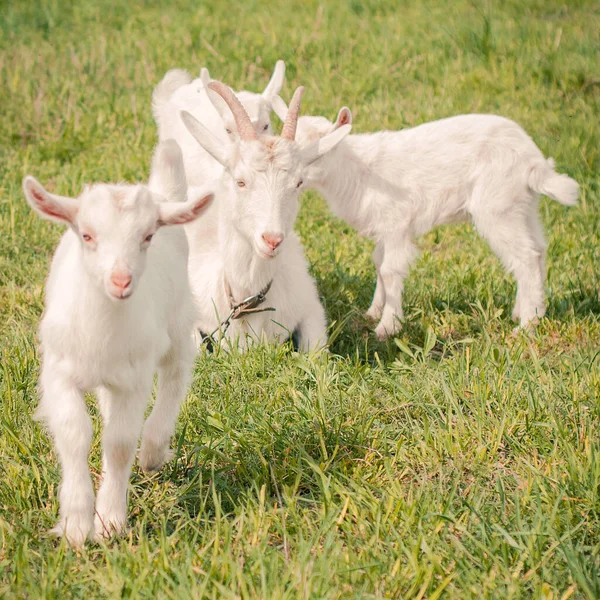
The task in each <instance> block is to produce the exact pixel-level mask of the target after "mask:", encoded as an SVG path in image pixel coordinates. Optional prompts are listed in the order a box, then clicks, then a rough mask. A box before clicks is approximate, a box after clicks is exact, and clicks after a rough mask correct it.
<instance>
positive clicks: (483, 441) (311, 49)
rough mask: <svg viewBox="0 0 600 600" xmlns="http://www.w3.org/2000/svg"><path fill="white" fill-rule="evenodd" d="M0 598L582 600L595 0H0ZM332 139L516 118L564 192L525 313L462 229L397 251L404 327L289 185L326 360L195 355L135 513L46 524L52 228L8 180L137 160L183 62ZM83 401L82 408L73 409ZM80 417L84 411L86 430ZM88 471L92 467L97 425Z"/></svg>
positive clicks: (595, 330) (599, 243) (595, 593)
mask: <svg viewBox="0 0 600 600" xmlns="http://www.w3.org/2000/svg"><path fill="white" fill-rule="evenodd" d="M0 14H1V18H0V106H2V118H1V119H0V139H1V140H2V143H1V144H0V362H1V364H0V418H1V425H0V597H2V598H11V597H26V598H39V597H45V598H65V597H87V598H100V597H123V598H130V597H141V598H185V597H194V598H201V597H212V598H221V597H223V598H237V597H242V598H259V597H260V598H297V597H301V598H379V597H394V598H429V599H435V598H441V597H448V598H458V599H463V598H484V597H485V598H539V599H542V598H543V599H545V600H550V599H553V600H558V599H561V598H563V599H566V598H598V597H600V542H599V539H600V538H599V536H600V434H599V432H600V402H599V401H600V397H599V396H600V366H599V363H600V353H599V344H598V341H599V339H600V297H599V290H600V281H599V279H600V277H599V267H598V266H599V265H600V230H599V218H598V211H599V209H600V198H599V196H600V194H599V185H598V179H597V174H598V171H599V170H600V130H599V127H598V121H599V115H600V85H598V78H599V77H600V71H599V67H600V8H599V6H598V4H597V2H592V1H586V0H582V1H580V2H574V1H571V2H569V1H566V2H565V1H564V0H562V1H558V0H543V1H542V0H527V1H523V0H519V1H517V0H508V1H506V2H496V3H493V2H479V1H477V0H475V1H474V2H466V1H463V0H458V1H457V2H453V3H447V2H443V1H442V0H428V1H427V2H424V3H422V4H420V5H417V3H406V5H403V6H398V3H397V2H393V1H391V0H386V1H378V0H350V1H349V2H337V3H333V2H330V3H326V4H323V5H322V6H321V5H320V4H319V3H318V2H315V1H313V0H307V1H304V2H294V3H293V4H291V5H290V4H289V3H287V2H280V1H278V0H272V1H271V2H269V3H266V2H265V3H259V2H256V1H255V0H232V1H231V2H228V3H219V2H213V3H203V2H192V1H187V0H185V1H184V0H176V1H174V2H171V3H167V2H158V1H154V0H152V1H150V0H148V1H146V2H138V3H137V5H136V3H134V2H125V1H124V0H120V1H119V2H113V1H111V2H109V1H108V0H98V1H96V2H67V1H66V0H65V1H63V2H59V1H58V0H47V1H41V2H34V1H33V0H31V1H29V2H25V1H23V2H13V1H7V0H3V1H2V2H1V3H0ZM278 58H283V59H285V61H286V63H287V68H288V71H287V73H288V75H287V83H286V86H285V88H284V92H283V95H284V97H285V98H288V99H289V96H290V92H291V90H293V89H294V87H295V86H296V85H297V84H303V85H305V86H306V88H307V93H306V95H305V104H304V111H305V113H312V114H317V113H321V114H325V115H328V116H329V117H330V118H333V116H334V115H335V114H336V112H337V109H338V108H339V107H340V106H341V105H342V104H346V105H348V106H350V107H351V108H352V110H353V112H354V116H355V131H373V130H377V129H382V128H386V127H387V128H400V127H406V126H411V125H417V124H419V123H422V122H425V121H428V120H432V119H436V118H440V117H444V116H448V115H452V114H457V113H463V112H495V113H500V114H503V115H505V116H508V117H511V118H513V119H515V120H517V121H518V122H520V123H521V124H522V125H523V126H524V127H525V129H526V130H527V131H528V132H529V133H530V134H531V135H532V137H533V138H534V139H535V141H536V142H537V143H538V145H539V146H540V148H541V149H542V150H543V151H544V153H545V154H546V155H549V156H553V157H554V158H555V159H556V161H557V165H558V167H559V169H560V170H561V171H562V172H566V173H568V174H569V175H571V176H573V177H575V178H576V179H577V180H578V181H579V182H580V183H581V202H580V204H579V206H578V207H576V208H573V209H566V208H565V207H562V206H559V205H558V204H556V203H552V202H550V201H549V200H544V201H543V202H542V204H541V214H542V218H543V221H544V225H545V227H546V230H547V236H548V241H549V252H548V266H549V268H548V271H549V272H548V284H547V285H548V292H549V311H548V318H547V319H545V320H543V322H542V323H541V324H540V326H539V328H538V329H537V331H536V332H535V333H533V334H531V335H530V336H528V337H527V336H525V335H521V336H517V337H513V336H511V331H512V327H513V324H512V323H511V322H510V319H509V316H510V311H511V307H512V302H513V299H514V294H515V285H514V282H513V281H512V280H511V279H510V278H509V277H507V276H506V275H505V274H504V272H503V270H502V268H501V266H500V265H499V263H498V261H497V260H496V258H495V257H494V256H493V255H492V254H491V253H490V251H489V250H488V248H487V247H486V246H485V244H484V243H483V242H482V241H481V240H480V239H479V238H478V237H477V236H476V235H475V234H474V233H473V232H472V230H471V228H470V227H468V226H464V227H463V226H461V227H448V228H444V229H439V230H437V231H435V232H432V233H431V234H430V235H428V236H426V237H425V238H424V239H423V240H422V243H421V249H422V254H421V258H420V259H419V261H418V262H417V263H416V264H415V266H414V268H413V270H412V273H411V275H410V277H409V279H408V281H407V285H406V296H405V306H406V310H405V312H406V315H407V319H406V326H405V328H404V329H403V332H402V334H401V336H400V337H399V342H398V343H395V342H394V341H390V342H389V343H385V344H382V343H379V342H377V341H376V339H375V337H374V335H373V334H372V332H371V331H370V324H369V323H367V322H366V321H365V320H364V318H363V317H362V314H363V313H364V311H365V309H366V308H367V306H368V304H369V302H370V296H371V294H372V291H373V288H374V283H375V271H374V267H373V265H372V263H371V259H370V252H371V245H370V243H369V242H368V241H366V240H364V239H361V238H359V237H358V236H357V235H356V234H355V233H354V232H353V231H352V230H351V229H350V228H349V227H347V226H346V225H344V224H343V223H340V222H339V221H336V220H335V219H333V218H332V217H331V216H330V215H329V213H328V211H327V208H326V206H325V204H324V202H323V201H322V199H320V198H319V197H318V196H317V195H316V194H307V195H306V197H305V199H304V201H303V207H302V211H301V215H300V219H299V222H298V225H297V229H298V231H299V233H300V234H301V236H302V238H303V240H304V242H305V246H306V249H307V254H308V257H309V259H310V262H311V264H312V268H313V272H314V275H315V277H316V278H317V281H318V284H319V289H320V292H321V294H322V297H323V302H324V304H325V306H326V309H327V314H328V318H329V320H330V322H331V324H332V325H331V334H332V353H331V354H330V355H329V356H323V355H309V356H298V355H295V354H294V353H292V352H291V351H290V350H289V349H288V348H273V347H261V348H257V349H255V350H252V351H251V352H249V353H248V354H246V355H239V354H237V353H233V354H231V355H227V356H225V355H222V354H221V355H217V356H212V357H209V358H202V359H198V361H197V364H196V370H195V378H194V383H193V388H192V390H191V392H190V395H189V398H188V402H187V404H186V405H185V407H184V408H183V410H182V413H181V417H180V419H179V423H178V429H177V436H176V439H175V441H174V443H175V444H176V445H177V448H178V450H177V458H176V460H174V461H173V462H172V463H170V464H169V465H167V466H166V467H165V468H164V469H163V471H162V472H161V473H160V474H158V475H155V476H153V477H147V476H145V475H143V474H142V473H141V472H140V470H139V469H138V467H137V466H136V467H135V468H134V473H133V475H132V479H131V487H130V527H131V528H130V530H129V531H128V533H127V535H125V536H124V537H122V538H120V539H117V540H114V541H111V542H110V543H107V544H105V545H93V544H90V545H88V546H87V547H86V548H85V549H84V550H83V551H81V552H80V553H76V552H74V551H72V550H71V549H70V548H69V547H68V545H67V544H65V543H63V542H57V541H56V540H53V539H50V538H49V537H48V536H47V535H46V531H47V530H48V529H49V528H50V527H51V526H52V524H53V522H54V521H55V519H56V516H57V489H58V484H59V471H58V465H57V460H56V456H55V454H54V452H53V449H52V445H51V443H50V440H49V439H48V437H47V435H46V434H45V432H44V431H43V430H42V429H41V428H40V426H39V425H38V424H37V423H36V422H34V421H33V419H32V414H33V410H34V407H35V405H36V402H37V397H36V377H37V373H38V365H39V356H38V354H37V350H36V327H37V324H38V322H39V319H40V315H41V313H42V308H43V298H42V289H43V282H44V277H45V274H46V273H47V270H48V265H49V261H50V258H51V255H52V251H53V249H54V247H55V245H56V243H57V240H58V238H59V236H60V233H61V232H60V230H59V228H57V227H55V226H52V225H51V224H49V223H47V222H43V221H41V220H40V219H38V218H37V217H35V216H34V215H33V214H32V212H31V211H30V210H29V209H28V208H27V206H26V204H25V201H24V199H23V196H22V192H21V187H20V186H21V179H22V177H23V176H24V175H25V174H26V173H32V174H35V175H36V176H37V177H39V178H40V180H41V181H42V182H44V183H47V184H48V186H49V188H50V189H53V190H56V191H57V192H59V193H62V194H77V193H78V192H79V191H80V189H81V186H82V184H83V183H84V182H93V181H118V180H125V181H136V180H143V179H144V178H145V177H146V174H147V171H148V166H149V161H150V156H151V152H152V148H153V145H154V144H155V142H156V131H155V126H154V123H153V121H152V116H151V111H150V96H151V93H152V89H153V87H154V85H155V84H156V83H157V82H158V81H159V80H160V78H161V77H162V76H163V74H164V73H165V71H166V70H168V69H169V68H172V67H176V66H180V67H184V68H188V69H190V70H191V71H192V72H194V73H197V72H199V69H200V67H201V66H203V65H206V66H208V67H209V68H210V70H211V74H213V75H214V76H218V77H221V78H222V79H223V80H224V81H226V82H228V83H230V84H232V85H234V86H235V87H237V88H248V89H256V90H258V89H262V88H263V87H264V85H265V84H266V82H267V81H268V78H269V75H270V72H271V70H272V67H273V65H274V63H275V61H276V60H277V59H278ZM90 407H91V410H92V411H93V412H94V414H95V408H94V407H93V403H90ZM97 433H98V432H97ZM91 465H92V471H93V474H94V477H95V479H96V480H97V479H98V477H99V469H100V445H99V439H98V436H96V437H95V440H94V445H93V450H92V456H91Z"/></svg>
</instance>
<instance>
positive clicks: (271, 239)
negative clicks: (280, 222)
mask: <svg viewBox="0 0 600 600" xmlns="http://www.w3.org/2000/svg"><path fill="white" fill-rule="evenodd" d="M262 239H263V240H265V242H266V243H267V245H268V246H269V248H271V250H275V248H277V246H279V245H280V244H281V242H283V233H263V234H262Z"/></svg>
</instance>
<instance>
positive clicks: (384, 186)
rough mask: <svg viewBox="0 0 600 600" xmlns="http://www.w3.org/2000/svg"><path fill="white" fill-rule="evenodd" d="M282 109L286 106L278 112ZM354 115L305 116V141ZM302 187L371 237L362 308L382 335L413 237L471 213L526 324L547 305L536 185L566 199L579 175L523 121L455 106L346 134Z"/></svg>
mask: <svg viewBox="0 0 600 600" xmlns="http://www.w3.org/2000/svg"><path fill="white" fill-rule="evenodd" d="M278 114H279V116H280V117H283V118H284V117H285V113H283V114H280V113H279V112H278ZM349 122H351V115H350V112H349V111H348V109H345V108H344V109H342V110H341V111H340V114H339V115H338V120H337V121H336V123H335V124H332V123H331V122H330V121H328V120H327V119H325V118H323V117H301V118H300V119H299V122H298V133H297V141H298V143H299V144H300V145H301V146H303V145H307V144H313V145H314V143H315V141H316V140H318V139H320V138H321V137H322V136H326V135H330V134H331V132H332V131H335V129H337V128H338V127H341V126H346V124H347V123H349ZM305 187H313V188H316V189H317V190H318V191H319V192H320V193H321V194H322V195H323V196H324V197H325V198H326V200H327V202H328V203H329V206H330V208H331V210H332V211H333V212H334V213H335V214H336V215H337V216H338V217H340V218H342V219H344V220H345V221H347V222H348V223H350V224H351V225H352V226H353V227H355V228H356V229H357V230H358V231H359V232H360V233H361V234H363V235H365V236H368V237H370V238H371V239H373V240H374V241H375V243H376V248H375V252H374V254H373V258H374V260H375V263H376V266H377V286H376V290H375V295H374V298H373V303H372V305H371V307H370V308H369V310H368V312H367V314H368V316H369V317H372V318H374V319H380V321H379V324H378V325H377V328H376V330H375V331H376V333H377V335H378V337H379V338H380V339H383V338H385V337H387V336H389V335H391V334H393V333H395V332H396V331H397V330H398V328H399V322H398V321H399V319H401V318H402V290H403V281H404V278H405V277H406V275H407V274H408V271H409V266H410V263H411V262H412V260H414V258H415V257H416V255H417V249H416V246H415V244H414V239H415V238H416V237H417V236H420V235H422V234H424V233H426V232H428V231H429V230H430V229H432V228H433V227H435V226H436V225H441V224H444V223H451V222H457V221H464V220H467V219H470V220H471V221H472V222H473V224H474V225H475V227H476V228H477V230H478V231H479V233H480V234H481V235H482V236H483V237H484V238H485V239H486V240H487V241H488V243H489V244H490V246H491V248H492V250H493V251H494V252H495V253H496V254H497V255H498V256H499V257H500V259H501V260H502V262H503V264H504V265H505V267H506V269H507V270H508V271H509V272H511V273H512V274H513V275H514V276H515V278H516V280H517V286H518V289H517V298H516V302H515V308H514V312H513V318H515V319H519V320H520V325H521V326H525V325H527V324H529V323H531V322H533V321H534V320H535V319H537V318H538V317H541V316H543V315H544V313H545V294H544V278H545V264H544V261H545V252H546V243H545V241H544V235H543V230H542V225H541V223H540V219H539V217H538V214H537V205H538V198H539V194H545V195H547V196H549V197H550V198H552V199H554V200H556V201H558V202H560V203H562V204H565V205H573V204H575V203H576V201H577V195H578V185H577V183H576V182H575V181H574V180H573V179H571V178H569V177H567V176H566V175H560V174H558V173H556V172H555V171H554V163H553V161H552V160H546V159H545V158H544V156H543V155H542V153H541V151H540V150H539V148H538V147H537V146H536V145H535V143H534V142H533V140H532V139H531V138H530V137H529V136H528V135H527V134H526V133H525V131H523V129H522V128H521V127H520V126H519V125H517V124H516V123H514V122H513V121H510V120H508V119H505V118H502V117H498V116H493V115H461V116H457V117H451V118H448V119H442V120H440V121H435V122H432V123H427V124H424V125H420V126H418V127H414V128H412V129H405V130H403V131H381V132H378V133H372V134H360V135H351V136H348V137H347V138H346V139H345V140H344V141H343V142H342V143H341V144H339V145H338V146H337V147H336V148H335V149H334V150H333V151H332V152H330V153H328V154H326V155H325V156H324V157H323V158H321V159H320V160H318V161H316V162H314V163H313V165H312V166H311V167H310V168H309V169H308V171H307V172H306V174H305Z"/></svg>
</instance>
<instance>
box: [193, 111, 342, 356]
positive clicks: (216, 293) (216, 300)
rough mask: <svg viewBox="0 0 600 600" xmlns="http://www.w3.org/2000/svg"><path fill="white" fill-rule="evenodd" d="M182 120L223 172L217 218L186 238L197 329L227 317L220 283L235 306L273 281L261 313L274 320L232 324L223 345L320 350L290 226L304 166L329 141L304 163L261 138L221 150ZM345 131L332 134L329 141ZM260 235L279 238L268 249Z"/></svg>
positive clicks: (321, 322)
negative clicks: (275, 344) (294, 339)
mask: <svg viewBox="0 0 600 600" xmlns="http://www.w3.org/2000/svg"><path fill="white" fill-rule="evenodd" d="M182 118H183V120H184V123H185V124H186V126H187V127H188V128H189V130H190V132H191V133H192V135H193V136H194V137H195V138H196V139H197V140H198V142H199V143H200V144H202V145H203V147H204V148H205V149H206V150H207V151H208V152H210V153H211V154H212V155H213V156H214V157H215V158H216V159H218V160H219V161H220V162H221V163H222V164H223V166H224V169H223V175H222V178H221V189H220V190H218V192H217V197H218V211H217V214H215V213H213V214H211V216H210V219H211V220H210V224H209V223H208V222H207V223H205V225H206V227H205V228H204V230H205V231H207V235H206V236H205V237H203V238H200V237H196V238H190V242H191V245H190V263H189V272H190V281H191V284H192V289H193V290H194V293H195V296H196V298H197V304H198V308H199V311H200V319H199V322H198V327H199V329H200V330H201V331H203V332H204V333H211V332H212V331H213V330H214V329H216V328H217V327H218V326H219V324H220V323H221V322H222V321H223V319H225V318H226V317H227V316H228V314H229V312H230V303H229V300H228V298H227V296H226V293H225V285H224V278H226V279H227V281H228V282H229V284H230V286H231V290H232V293H233V297H234V299H235V300H236V301H237V302H239V301H241V300H243V299H244V298H246V297H248V296H251V295H254V294H257V293H258V292H260V291H261V289H263V288H264V287H265V286H266V285H267V284H268V283H269V281H273V284H272V287H271V289H270V291H269V293H268V294H267V297H266V301H265V303H264V305H263V306H268V307H273V308H275V309H276V310H275V312H265V313H259V314H255V315H250V316H248V317H245V318H243V319H240V320H236V321H233V324H232V325H231V327H230V328H229V330H228V331H227V339H228V340H230V341H235V340H238V341H239V343H240V346H241V347H244V346H245V345H246V344H247V343H248V342H250V341H254V340H256V339H266V340H267V341H281V340H285V339H286V338H287V337H288V336H289V335H291V333H293V332H294V331H297V332H298V335H299V346H300V349H302V350H309V349H311V348H314V347H319V346H322V345H324V344H325V343H326V341H327V340H326V322H325V313H324V310H323V307H322V305H321V303H320V301H319V297H318V293H317V288H316V286H315V282H314V280H313V279H312V277H311V276H310V275H309V273H308V266H307V264H306V260H305V258H304V253H303V249H302V246H301V244H300V242H299V240H298V238H297V237H296V235H295V234H294V232H293V226H294V222H295V220H296V216H297V214H298V195H299V190H300V188H301V187H302V180H303V177H304V175H303V173H304V171H305V169H306V167H307V165H308V164H309V162H310V161H312V160H315V159H316V158H317V157H318V156H319V155H320V154H323V153H324V152H326V151H327V150H329V149H330V147H332V144H333V142H331V138H327V140H325V142H324V143H323V142H319V144H318V149H315V147H313V146H310V147H309V148H307V150H306V156H310V158H309V159H306V158H305V153H303V152H301V151H300V149H299V148H298V145H297V144H296V143H295V142H294V141H289V140H286V139H283V138H279V137H265V138H260V139H258V140H253V141H239V140H238V141H236V142H233V143H228V144H222V143H221V142H220V141H218V140H217V139H216V138H214V137H213V136H211V134H210V132H208V131H207V130H206V129H205V128H204V127H202V125H201V124H200V123H199V122H198V121H196V120H195V119H194V118H193V117H191V116H190V115H189V114H183V115H182ZM348 131H349V128H348V130H347V131H346V132H345V133H344V132H339V131H337V132H335V133H334V134H333V136H332V137H333V138H334V141H336V143H337V142H339V141H340V140H341V139H342V138H343V136H344V135H345V134H347V133H348ZM190 193H191V192H190ZM194 193H197V192H194ZM263 234H265V235H274V236H279V237H282V238H283V242H282V243H281V245H279V246H278V247H277V248H275V249H271V248H270V247H269V246H268V244H267V243H266V241H265V239H264V238H263Z"/></svg>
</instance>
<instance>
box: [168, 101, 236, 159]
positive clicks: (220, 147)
mask: <svg viewBox="0 0 600 600" xmlns="http://www.w3.org/2000/svg"><path fill="white" fill-rule="evenodd" d="M179 114H180V116H181V120H182V121H183V124H184V125H185V126H186V129H187V130H188V131H189V132H190V133H191V134H192V135H193V136H194V138H196V141H197V142H198V143H199V144H200V145H201V146H202V147H203V148H204V149H205V150H206V151H207V152H208V153H209V154H210V155H211V156H212V157H213V158H214V159H215V160H216V161H218V162H220V163H221V164H222V165H223V166H224V167H228V166H229V154H228V152H227V146H226V145H225V144H223V143H222V142H221V141H220V140H218V139H217V138H216V137H215V136H214V135H213V134H212V133H211V132H210V131H209V130H208V129H206V127H204V125H202V123H200V122H199V121H198V119H196V118H195V117H194V116H192V115H191V114H190V113H189V112H187V111H186V110H182V111H181V112H180V113H179Z"/></svg>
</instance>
